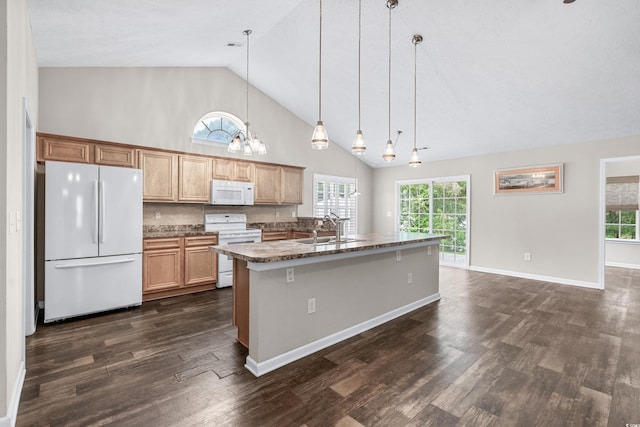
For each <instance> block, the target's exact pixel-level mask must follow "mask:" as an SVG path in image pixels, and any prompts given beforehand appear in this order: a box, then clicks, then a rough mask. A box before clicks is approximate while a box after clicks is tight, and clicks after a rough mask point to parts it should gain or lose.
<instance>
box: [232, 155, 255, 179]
mask: <svg viewBox="0 0 640 427" xmlns="http://www.w3.org/2000/svg"><path fill="white" fill-rule="evenodd" d="M254 174H255V167H254V164H253V163H251V162H243V161H241V160H235V161H234V162H233V178H232V179H233V180H234V181H245V182H253V178H254Z"/></svg>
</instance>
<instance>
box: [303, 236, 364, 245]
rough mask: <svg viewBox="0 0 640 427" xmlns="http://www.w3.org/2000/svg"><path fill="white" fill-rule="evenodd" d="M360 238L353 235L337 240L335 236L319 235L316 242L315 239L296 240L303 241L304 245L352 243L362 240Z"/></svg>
mask: <svg viewBox="0 0 640 427" xmlns="http://www.w3.org/2000/svg"><path fill="white" fill-rule="evenodd" d="M360 241H361V240H360V239H354V238H351V237H343V238H342V239H340V241H337V240H336V238H335V237H318V239H317V240H316V241H315V242H314V241H313V239H311V238H309V239H297V240H294V242H297V243H302V244H304V245H313V244H315V245H316V246H319V245H335V244H338V243H351V242H360Z"/></svg>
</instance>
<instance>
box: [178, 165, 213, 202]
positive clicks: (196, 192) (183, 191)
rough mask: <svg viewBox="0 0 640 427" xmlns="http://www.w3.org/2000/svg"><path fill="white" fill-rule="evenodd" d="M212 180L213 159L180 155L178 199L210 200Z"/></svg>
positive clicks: (182, 200) (192, 200) (185, 200)
mask: <svg viewBox="0 0 640 427" xmlns="http://www.w3.org/2000/svg"><path fill="white" fill-rule="evenodd" d="M210 182H211V159H209V158H207V157H195V156H178V201H180V202H194V203H195V202H197V203H206V202H208V201H209V192H210V189H209V188H210V184H209V183H210Z"/></svg>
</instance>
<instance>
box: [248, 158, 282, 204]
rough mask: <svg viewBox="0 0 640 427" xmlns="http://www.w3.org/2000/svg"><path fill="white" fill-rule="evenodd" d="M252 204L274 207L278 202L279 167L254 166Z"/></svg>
mask: <svg viewBox="0 0 640 427" xmlns="http://www.w3.org/2000/svg"><path fill="white" fill-rule="evenodd" d="M254 173H255V188H254V203H255V204H264V205H276V204H278V203H279V202H280V167H279V166H272V165H263V164H256V165H255V171H254Z"/></svg>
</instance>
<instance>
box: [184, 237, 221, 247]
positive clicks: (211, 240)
mask: <svg viewBox="0 0 640 427" xmlns="http://www.w3.org/2000/svg"><path fill="white" fill-rule="evenodd" d="M217 244H218V236H192V237H185V238H184V246H185V247H187V248H189V247H193V246H211V245H217Z"/></svg>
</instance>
